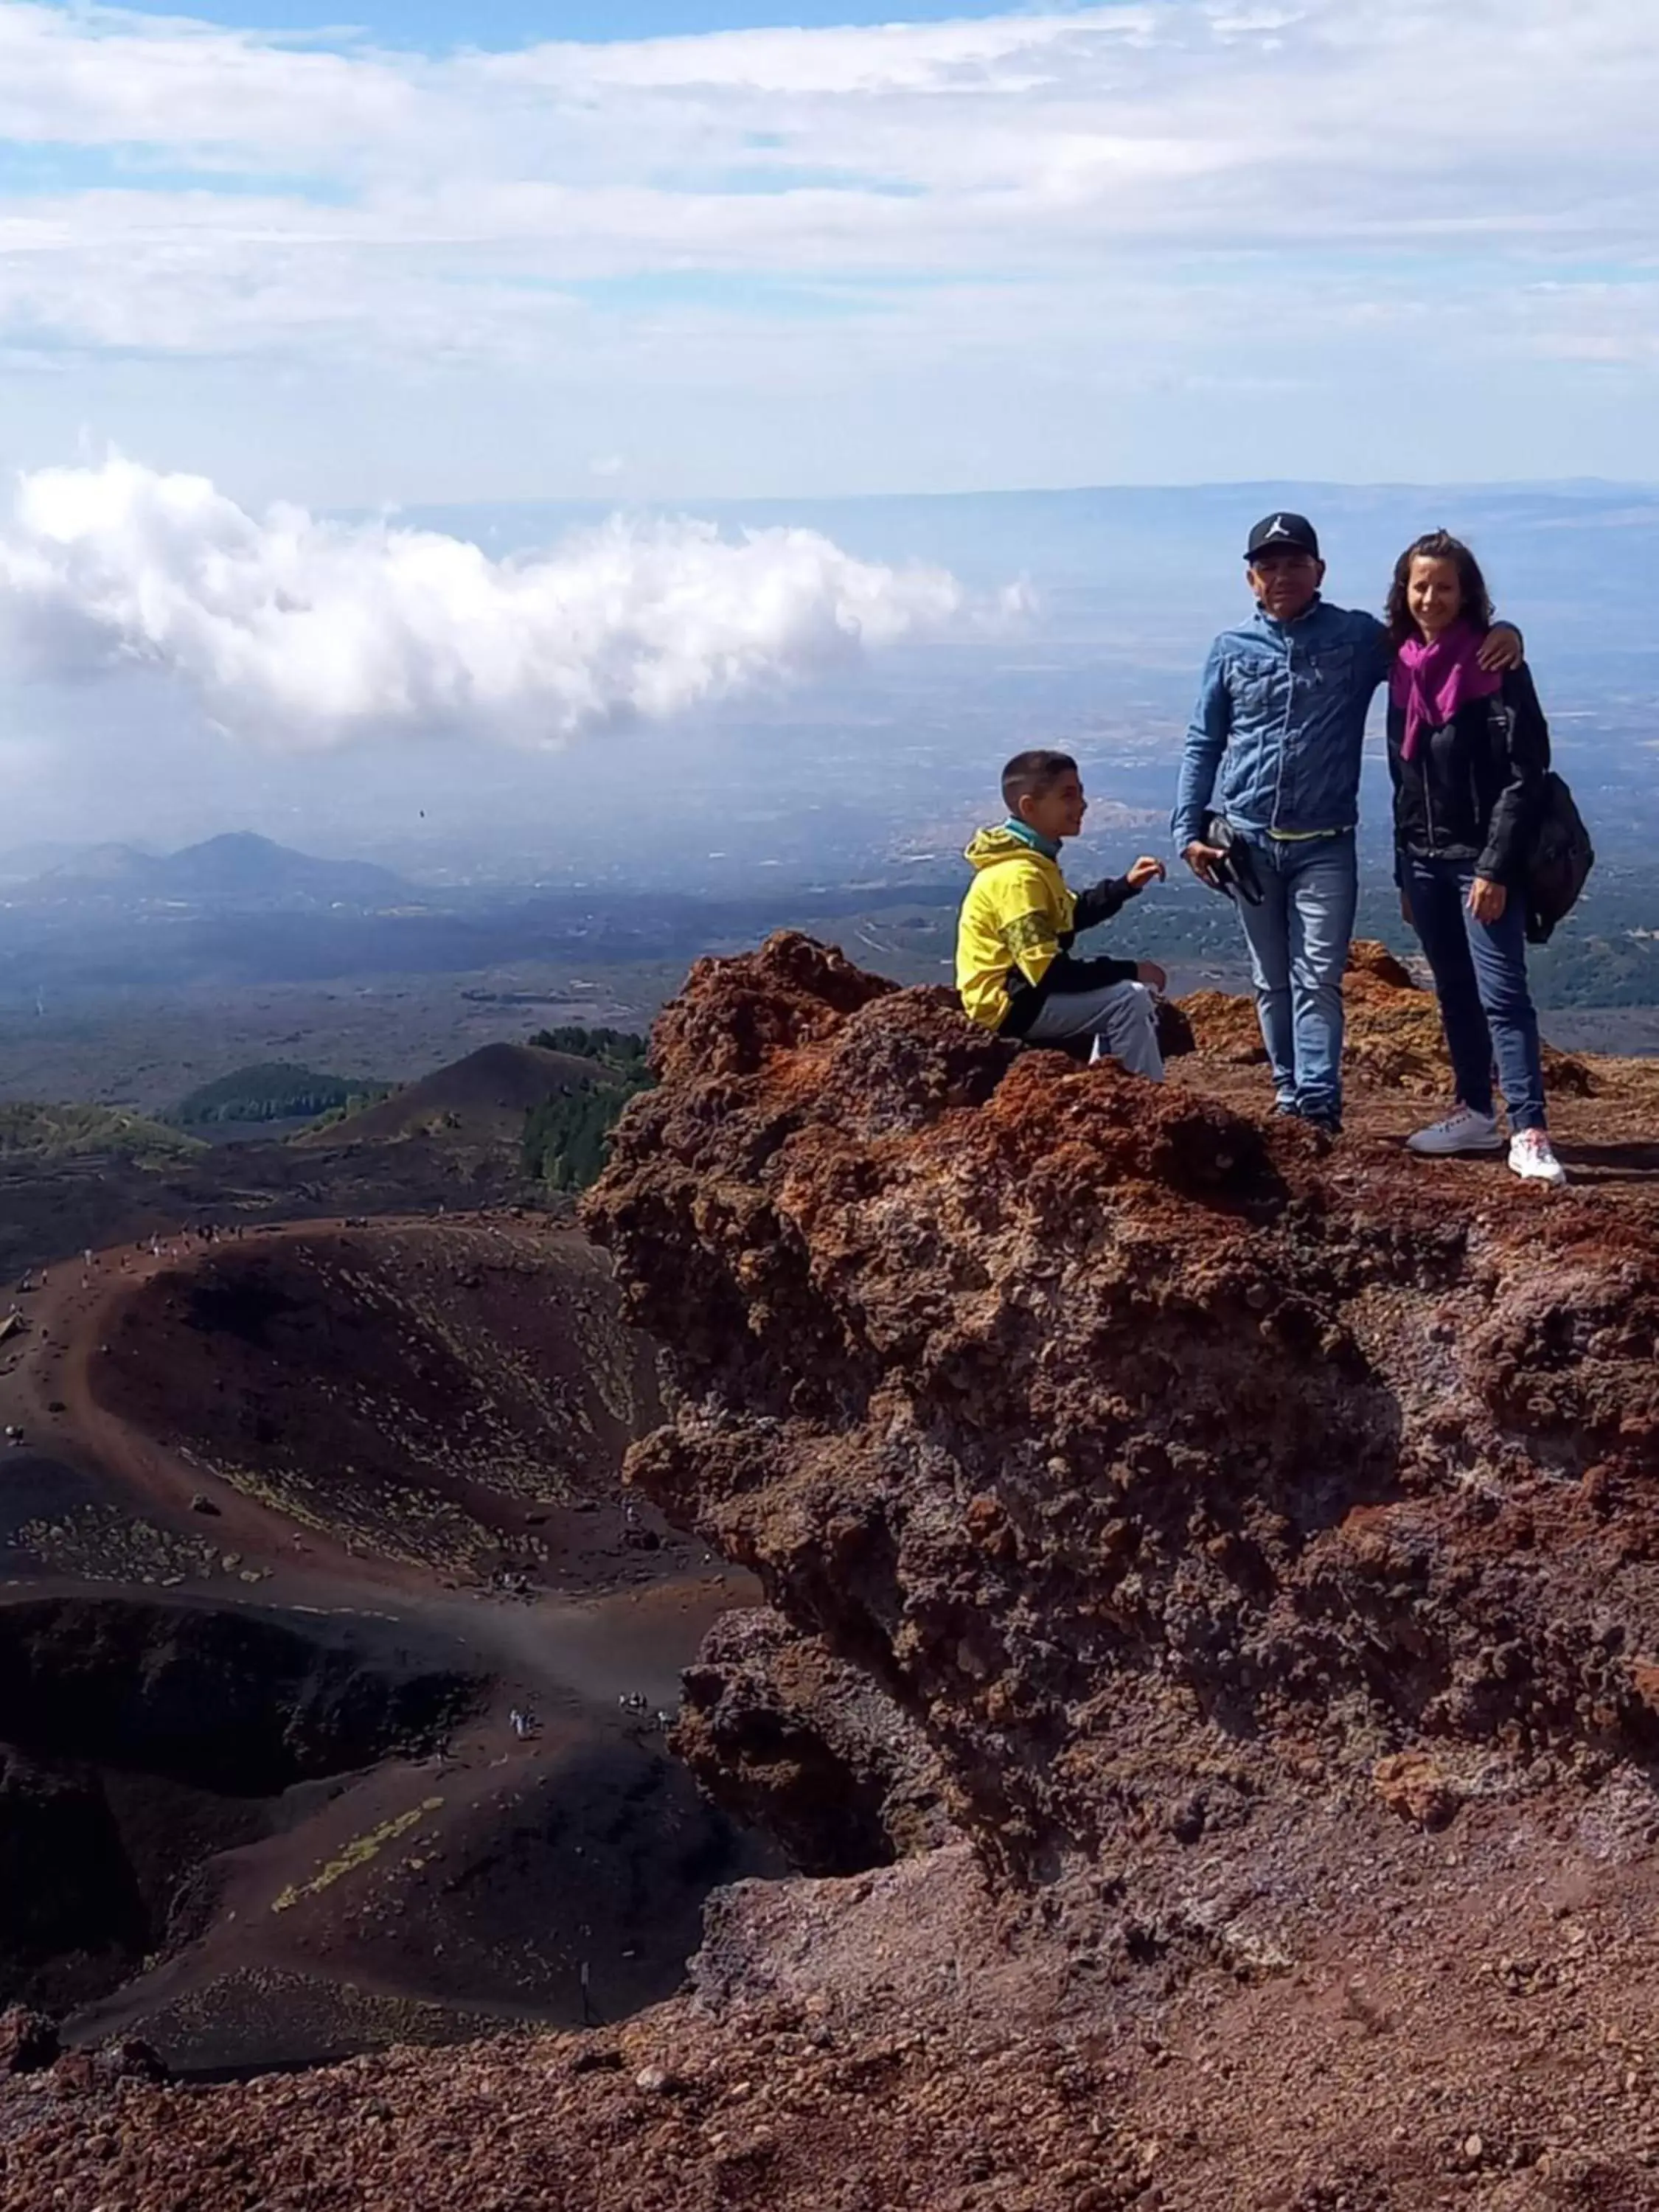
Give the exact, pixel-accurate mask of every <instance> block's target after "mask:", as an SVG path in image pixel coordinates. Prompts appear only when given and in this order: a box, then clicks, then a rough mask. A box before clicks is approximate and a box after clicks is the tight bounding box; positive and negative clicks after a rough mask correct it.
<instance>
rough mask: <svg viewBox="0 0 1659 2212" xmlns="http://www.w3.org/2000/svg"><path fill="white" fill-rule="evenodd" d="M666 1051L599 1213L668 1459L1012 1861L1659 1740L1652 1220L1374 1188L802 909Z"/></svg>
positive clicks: (1437, 1182)
mask: <svg viewBox="0 0 1659 2212" xmlns="http://www.w3.org/2000/svg"><path fill="white" fill-rule="evenodd" d="M1382 981H1383V987H1385V988H1387V989H1388V990H1389V991H1391V992H1392V993H1393V994H1395V996H1396V997H1398V998H1401V999H1406V998H1407V995H1408V991H1409V979H1407V978H1403V977H1402V979H1401V981H1399V982H1395V981H1392V980H1391V979H1389V978H1387V977H1386V975H1385V976H1384V977H1383V979H1382ZM1402 986H1403V987H1402ZM1423 995H1425V994H1411V996H1412V997H1413V998H1420V997H1422V996H1423ZM1409 1012H1410V1015H1411V1016H1412V1017H1413V1018H1415V1017H1416V1016H1417V1013H1418V1008H1417V1006H1415V1005H1414V1004H1413V1005H1411V1006H1410V1007H1409ZM656 1051H657V1057H658V1061H659V1069H660V1073H661V1075H662V1078H663V1080H662V1084H661V1086H660V1088H659V1090H658V1091H656V1092H655V1093H654V1094H653V1095H652V1096H651V1097H648V1098H647V1099H645V1100H643V1101H641V1103H638V1104H636V1105H635V1107H634V1109H632V1111H631V1112H630V1115H629V1118H628V1120H627V1121H626V1123H625V1124H624V1127H623V1130H622V1131H621V1133H619V1136H618V1139H617V1145H616V1148H615V1152H614V1155H613V1164H612V1166H611V1170H610V1173H609V1175H608V1176H607V1177H606V1179H605V1182H604V1183H603V1185H602V1186H601V1187H600V1188H599V1191H598V1192H597V1193H596V1194H594V1196H593V1198H592V1200H591V1201H590V1204H589V1206H588V1222H589V1225H590V1228H591V1229H592V1232H593V1233H594V1234H596V1235H597V1236H598V1237H599V1238H600V1240H601V1241H602V1242H604V1243H607V1244H608V1245H609V1246H610V1247H611V1250H612V1252H613V1254H614V1255H615V1257H616V1260H617V1267H618V1271H619V1273H620V1275H621V1278H622V1279H623V1284H624V1285H625V1289H626V1292H627V1296H628V1300H629V1311H630V1314H631V1316H632V1317H633V1318H634V1319H635V1321H636V1322H639V1323H640V1324H641V1326H642V1327H644V1328H647V1329H648V1330H649V1331H650V1332H651V1333H652V1334H653V1335H654V1336H655V1337H656V1338H657V1339H658V1340H659V1341H660V1342H661V1343H663V1344H664V1345H665V1346H670V1347H671V1357H670V1365H671V1371H672V1374H673V1376H674V1380H675V1383H676V1386H677V1389H678V1416H677V1419H675V1420H674V1422H673V1423H672V1424H671V1425H670V1426H668V1427H666V1428H665V1429H663V1430H661V1431H659V1432H658V1433H657V1434H656V1435H655V1436H654V1437H652V1438H650V1439H649V1440H648V1441H647V1442H646V1443H644V1444H642V1445H641V1446H639V1447H637V1448H636V1449H635V1454H634V1457H633V1462H632V1474H633V1479H634V1480H635V1481H636V1482H638V1483H639V1484H640V1485H641V1486H642V1487H643V1488H644V1489H646V1490H647V1492H649V1493H650V1495H651V1496H652V1497H653V1498H654V1499H655V1500H656V1501H657V1503H658V1504H660V1505H661V1506H662V1507H663V1508H664V1509H665V1511H667V1512H668V1513H669V1514H670V1515H671V1516H673V1517H676V1518H678V1519H679V1520H680V1521H681V1522H686V1523H691V1524H695V1526H696V1528H698V1530H699V1532H700V1533H701V1534H702V1535H703V1536H704V1537H706V1538H707V1539H708V1541H712V1542H714V1544H716V1545H718V1546H719V1547H720V1549H722V1550H723V1551H724V1552H726V1553H727V1554H728V1556H730V1557H732V1558H734V1559H738V1560H741V1561H742V1562H743V1563H744V1565H749V1566H751V1567H753V1568H754V1569H755V1570H756V1571H757V1572H758V1573H759V1574H760V1575H761V1576H762V1577H763V1580H764V1583H765V1585H766V1588H767V1589H768V1593H769V1596H770V1598H771V1599H772V1601H773V1603H774V1604H775V1606H776V1607H777V1608H778V1610H779V1611H780V1612H781V1613H782V1614H783V1615H784V1616H785V1617H786V1618H787V1620H789V1621H790V1622H791V1623H792V1624H793V1626H794V1627H795V1628H796V1629H797V1630H798V1631H799V1632H803V1633H805V1634H808V1635H811V1636H814V1637H817V1638H821V1639H822V1640H823V1643H824V1644H825V1645H827V1647H828V1648H829V1650H830V1651H831V1652H832V1653H834V1654H835V1655H836V1656H838V1657H839V1658H841V1659H842V1660H843V1661H845V1662H848V1664H850V1665H851V1666H853V1667H854V1668H858V1669H860V1670H861V1671H862V1672H863V1673H865V1674H867V1675H869V1676H870V1677H872V1678H873V1679H874V1680H876V1681H877V1682H878V1683H879V1684H880V1685H881V1686H882V1687H883V1688H884V1689H885V1690H886V1691H887V1692H888V1693H889V1695H890V1697H891V1699H893V1701H894V1703H895V1704H896V1706H897V1708H898V1709H899V1711H900V1713H902V1715H903V1716H905V1717H907V1718H908V1720H909V1721H910V1722H912V1723H915V1724H916V1725H917V1726H919V1727H920V1728H921V1730H922V1731H923V1733H924V1734H925V1735H926V1737H927V1741H928V1742H929V1743H930V1744H931V1746H932V1747H933V1750H934V1752H935V1753H936V1755H937V1756H938V1758H939V1761H940V1762H941V1765H942V1766H943V1769H944V1771H945V1776H946V1778H947V1782H948V1788H949V1792H950V1796H951V1801H952V1808H953V1810H954V1812H955V1814H956V1816H957V1819H958V1820H960V1822H961V1823H962V1825H963V1826H964V1827H965V1828H966V1830H967V1831H968V1832H969V1833H970V1834H971V1835H972V1837H973V1838H974V1839H975V1843H976V1844H977V1845H978V1847H979V1849H980V1850H981V1855H982V1856H983V1857H984V1859H985V1860H986V1862H987V1864H989V1865H990V1866H991V1867H992V1868H994V1869H995V1870H996V1871H997V1872H998V1873H999V1874H1000V1875H1003V1876H1004V1877H1005V1878H1007V1879H1011V1880H1017V1881H1023V1882H1030V1881H1034V1880H1036V1879H1038V1878H1040V1877H1042V1876H1043V1875H1052V1874H1053V1873H1054V1871H1056V1869H1058V1868H1059V1866H1060V1864H1061V1863H1063V1862H1064V1861H1065V1860H1066V1858H1067V1857H1068V1856H1073V1855H1083V1856H1085V1857H1091V1858H1097V1857H1099V1855H1100V1854H1102V1853H1103V1852H1108V1851H1112V1850H1121V1849H1122V1848H1123V1847H1124V1846H1125V1845H1126V1844H1129V1843H1131V1842H1138V1841H1139V1839H1140V1838H1143V1837H1145V1836H1146V1835H1147V1834H1149V1833H1150V1834H1158V1833H1169V1834H1172V1835H1175V1836H1176V1837H1180V1838H1189V1837H1191V1836H1192V1835H1194V1834H1196V1833H1197V1832H1200V1831H1201V1830H1202V1829H1204V1828H1206V1827H1208V1826H1217V1825H1219V1826H1230V1825H1235V1824H1238V1823H1240V1822H1243V1821H1246V1820H1249V1817H1250V1814H1251V1808H1252V1807H1253V1806H1254V1805H1255V1803H1256V1802H1258V1801H1260V1800H1261V1798H1262V1797H1263V1796H1267V1795H1270V1794H1271V1793H1272V1792H1273V1790H1274V1789H1275V1787H1276V1786H1278V1785H1279V1784H1280V1783H1282V1782H1285V1781H1287V1780H1289V1781H1292V1782H1293V1781H1294V1780H1295V1779H1296V1778H1297V1777H1299V1776H1301V1775H1302V1774H1304V1772H1305V1771H1308V1770H1309V1768H1310V1764H1311V1765H1312V1766H1313V1767H1314V1768H1315V1769H1316V1771H1318V1772H1319V1773H1320V1775H1321V1776H1322V1778H1326V1779H1327V1780H1328V1782H1330V1783H1331V1784H1352V1783H1353V1782H1355V1781H1359V1782H1362V1783H1364V1784H1370V1783H1371V1782H1372V1781H1373V1780H1374V1779H1375V1778H1376V1776H1377V1774H1378V1773H1379V1771H1380V1772H1381V1773H1383V1775H1384V1776H1385V1777H1386V1776H1387V1775H1389V1774H1390V1773H1393V1772H1394V1771H1395V1766H1394V1765H1388V1764H1386V1762H1390V1761H1393V1762H1397V1761H1398V1760H1400V1759H1401V1758H1404V1757H1407V1756H1408V1755H1415V1756H1417V1757H1419V1758H1422V1759H1429V1758H1431V1759H1432V1761H1433V1764H1434V1766H1435V1769H1436V1771H1437V1772H1440V1773H1442V1774H1443V1792H1442V1795H1443V1801H1444V1802H1446V1803H1447V1804H1449V1803H1451V1802H1454V1801H1455V1799H1456V1797H1457V1796H1459V1795H1460V1794H1468V1793H1471V1792H1474V1791H1475V1790H1484V1791H1491V1790H1495V1789H1500V1788H1501V1789H1521V1788H1524V1787H1526V1786H1528V1783H1529V1782H1530V1781H1531V1780H1533V1779H1534V1778H1538V1777H1540V1776H1541V1775H1542V1774H1544V1773H1550V1774H1555V1773H1561V1772H1568V1771H1595V1770H1599V1769H1600V1768H1601V1767H1603V1766H1605V1765H1606V1763H1607V1761H1609V1760H1610V1759H1620V1758H1624V1759H1638V1760H1639V1759H1644V1758H1646V1757H1647V1756H1648V1755H1649V1754H1650V1752H1651V1751H1652V1749H1653V1748H1654V1747H1655V1744H1656V1741H1659V1735H1656V1728H1659V1711H1656V1708H1659V1700H1656V1697H1655V1686H1656V1684H1659V1578H1656V1572H1655V1556H1656V1553H1655V1547H1656V1541H1659V1519H1656V1516H1655V1514H1654V1510H1653V1500H1652V1496H1651V1491H1652V1482H1653V1478H1654V1475H1655V1474H1656V1473H1659V1367H1656V1334H1659V1241H1656V1237H1655V1234H1654V1226H1653V1223H1652V1220H1651V1218H1650V1217H1649V1216H1648V1215H1647V1214H1646V1213H1645V1212H1644V1210H1643V1209H1642V1208H1640V1207H1638V1206H1629V1205H1622V1206H1619V1207H1618V1208H1617V1209H1615V1208H1613V1207H1612V1206H1608V1205H1607V1204H1606V1203H1605V1202H1585V1201H1583V1200H1580V1201H1579V1202H1577V1203H1573V1202H1571V1201H1569V1202H1568V1203H1567V1204H1565V1205H1560V1204H1546V1205H1543V1206H1541V1205H1540V1204H1539V1202H1538V1200H1539V1195H1540V1194H1538V1193H1537V1192H1536V1191H1535V1190H1532V1189H1529V1188H1524V1187H1522V1186H1521V1185H1519V1184H1517V1183H1514V1182H1512V1180H1511V1179H1510V1178H1508V1177H1507V1176H1505V1177H1504V1178H1503V1179H1502V1180H1501V1181H1498V1180H1497V1179H1495V1178H1494V1177H1493V1176H1492V1175H1491V1174H1479V1173H1477V1174H1475V1175H1474V1176H1471V1175H1469V1174H1468V1171H1467V1169H1466V1170H1464V1173H1463V1176H1462V1180H1461V1181H1459V1182H1455V1183H1454V1182H1452V1181H1451V1180H1450V1179H1449V1178H1448V1177H1446V1176H1423V1175H1421V1174H1420V1173H1414V1172H1413V1171H1412V1170H1415V1169H1416V1167H1417V1164H1416V1163H1406V1162H1401V1161H1398V1160H1395V1161H1390V1162H1389V1171H1387V1172H1377V1171H1370V1172H1366V1171H1365V1170H1364V1167H1363V1166H1362V1165H1361V1164H1360V1163H1359V1162H1358V1161H1357V1160H1356V1159H1355V1158H1353V1157H1352V1155H1350V1154H1349V1153H1348V1152H1328V1151H1327V1149H1326V1148H1325V1146H1323V1144H1322V1141H1321V1140H1320V1139H1316V1138H1315V1137H1314V1136H1313V1135H1312V1134H1311V1133H1309V1132H1306V1131H1304V1130H1303V1129H1301V1128H1300V1127H1297V1126H1295V1125H1285V1126H1281V1127H1277V1128H1274V1127H1267V1126H1264V1125H1263V1123H1262V1122H1261V1121H1259V1120H1257V1119H1255V1118H1250V1117H1247V1116H1245V1115H1242V1114H1240V1113H1237V1112H1236V1111H1234V1110H1232V1109H1230V1108H1229V1107H1227V1106H1226V1105H1225V1104H1223V1103H1219V1102H1218V1101H1217V1100H1215V1099H1212V1098H1211V1097H1206V1096H1204V1095H1202V1094H1201V1093H1200V1092H1199V1091H1196V1090H1195V1089H1194V1088H1192V1087H1190V1086H1188V1085H1185V1084H1178V1083H1174V1082H1172V1083H1170V1084H1168V1085H1164V1087H1162V1088H1161V1089H1154V1088H1152V1087H1151V1086H1149V1085H1144V1084H1140V1083H1138V1082H1134V1081H1133V1080H1130V1079H1124V1078H1121V1077H1119V1076H1117V1075H1116V1074H1115V1073H1113V1072H1110V1071H1105V1072H1102V1071H1091V1070H1088V1069H1083V1068H1078V1067H1075V1066H1073V1065H1072V1064H1071V1063H1070V1062H1069V1061H1068V1060H1066V1059H1064V1058H1063V1057H1061V1056H1060V1055H1059V1054H1048V1053H1026V1054H1020V1055H1019V1056H1018V1058H1017V1059H1016V1058H1015V1057H1014V1055H1013V1054H1012V1052H1011V1050H1010V1048H1008V1047H1006V1046H1005V1045H1003V1044H1001V1043H1000V1042H997V1041H995V1040H994V1039H991V1038H987V1037H980V1036H974V1035H973V1034H971V1033H969V1032H966V1031H965V1030H964V1028H963V1024H962V1021H961V1018H960V1017H959V1015H958V1014H957V1012H955V1010H954V1008H953V1007H952V1006H951V1002H950V1000H949V999H948V996H947V995H946V994H944V993H942V992H932V993H930V992H925V991H910V992H903V993H899V992H896V991H893V990H891V989H890V987H886V986H884V985H883V984H881V983H879V982H878V981H875V980H874V979H872V978H870V977H866V976H862V975H860V974H859V973H858V971H857V970H855V969H852V968H851V967H849V966H848V963H846V962H845V961H844V960H842V958H841V957H840V956H839V955H836V954H832V953H825V952H823V951H819V950H817V948H816V947H814V946H812V945H810V944H808V943H807V942H806V941H805V940H804V939H799V938H789V937H783V938H777V939H773V940H772V942H771V943H770V944H769V945H768V946H767V947H766V948H765V950H764V951H763V952H762V953H760V954H759V955H757V956H756V957H753V958H752V959H750V960H748V961H738V962H732V963H705V964H704V965H703V966H702V967H701V968H700V969H698V970H696V972H695V973H694V975H693V977H692V979H691V981H690V986H689V987H688V989H687V991H686V993H685V994H684V997H683V998H682V999H681V1000H679V1001H678V1004H677V1005H676V1006H673V1007H672V1008H671V1009H670V1010H669V1012H667V1013H666V1014H665V1017H664V1018H663V1020H662V1022H661V1023H660V1024H659V1029H658V1032H657V1044H656ZM1379 1762H1384V1763H1385V1764H1383V1765H1382V1766H1381V1768H1379Z"/></svg>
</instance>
